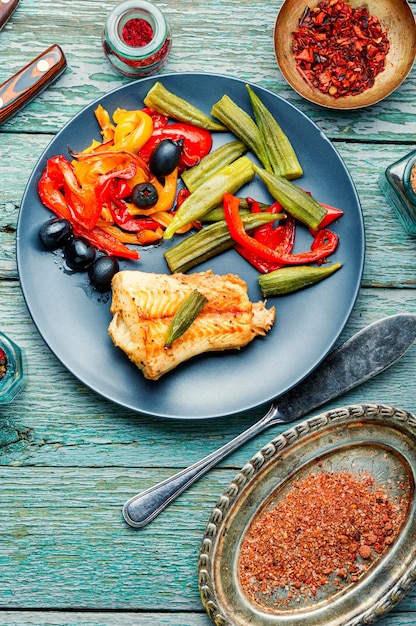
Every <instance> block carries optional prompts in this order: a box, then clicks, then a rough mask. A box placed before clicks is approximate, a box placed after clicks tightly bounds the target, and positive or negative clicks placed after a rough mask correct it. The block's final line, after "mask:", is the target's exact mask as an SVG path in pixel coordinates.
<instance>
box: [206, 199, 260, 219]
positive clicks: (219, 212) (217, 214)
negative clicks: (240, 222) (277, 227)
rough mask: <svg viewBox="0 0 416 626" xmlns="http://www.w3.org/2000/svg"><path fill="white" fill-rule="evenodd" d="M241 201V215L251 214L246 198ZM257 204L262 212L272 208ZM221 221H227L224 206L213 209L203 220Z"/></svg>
mask: <svg viewBox="0 0 416 626" xmlns="http://www.w3.org/2000/svg"><path fill="white" fill-rule="evenodd" d="M239 200H240V207H239V213H241V214H243V213H246V214H247V213H251V205H250V203H249V202H248V201H247V200H246V198H239ZM257 204H258V205H259V207H260V209H261V210H262V211H266V209H268V208H269V207H270V204H266V203H265V202H257ZM220 220H225V216H224V208H223V206H222V205H221V206H217V207H216V208H215V209H211V211H208V213H205V215H204V216H203V217H202V218H201V221H202V222H219V221H220Z"/></svg>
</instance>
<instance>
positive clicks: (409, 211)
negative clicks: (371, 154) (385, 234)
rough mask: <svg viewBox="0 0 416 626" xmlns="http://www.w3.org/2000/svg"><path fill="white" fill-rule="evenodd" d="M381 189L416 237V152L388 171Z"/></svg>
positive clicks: (410, 232) (381, 180)
mask: <svg viewBox="0 0 416 626" xmlns="http://www.w3.org/2000/svg"><path fill="white" fill-rule="evenodd" d="M380 187H381V189H382V191H383V192H384V194H385V196H386V198H387V200H388V201H389V203H390V206H391V207H392V208H393V209H394V211H395V212H396V214H397V216H398V218H399V220H400V222H401V223H402V226H403V228H404V229H405V230H406V232H407V233H408V234H409V235H414V236H416V150H413V152H410V154H407V155H406V156H404V157H403V158H401V159H399V160H398V161H396V162H395V163H393V164H392V165H390V166H389V167H388V168H387V169H386V171H385V174H384V177H382V178H381V179H380Z"/></svg>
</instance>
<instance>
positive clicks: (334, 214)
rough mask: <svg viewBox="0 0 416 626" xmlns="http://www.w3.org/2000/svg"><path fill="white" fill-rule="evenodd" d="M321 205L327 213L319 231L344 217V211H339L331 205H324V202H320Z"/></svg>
mask: <svg viewBox="0 0 416 626" xmlns="http://www.w3.org/2000/svg"><path fill="white" fill-rule="evenodd" d="M319 204H320V205H321V206H322V207H323V208H324V209H326V211H327V212H326V215H325V216H324V217H323V219H322V221H321V222H320V224H319V226H318V230H321V228H326V227H327V226H328V225H329V224H332V222H334V221H335V220H337V219H338V218H340V217H342V216H343V215H344V211H342V210H341V209H337V207H334V206H330V205H329V204H323V203H322V202H320V203H319Z"/></svg>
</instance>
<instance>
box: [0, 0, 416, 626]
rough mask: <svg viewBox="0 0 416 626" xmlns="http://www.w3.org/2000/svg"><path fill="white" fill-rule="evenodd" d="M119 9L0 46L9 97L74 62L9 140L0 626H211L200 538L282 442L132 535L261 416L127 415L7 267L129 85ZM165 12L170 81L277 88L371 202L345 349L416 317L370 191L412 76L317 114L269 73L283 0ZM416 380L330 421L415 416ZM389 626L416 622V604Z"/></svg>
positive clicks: (58, 8)
mask: <svg viewBox="0 0 416 626" xmlns="http://www.w3.org/2000/svg"><path fill="white" fill-rule="evenodd" d="M114 5H115V2H114V1H113V0H59V2H54V1H53V0H36V2H35V0H21V2H20V4H19V7H18V9H17V11H16V12H15V14H14V15H13V17H12V18H11V20H10V21H9V23H8V24H7V25H6V27H5V28H4V29H3V31H2V32H1V35H0V59H1V63H0V83H1V82H3V81H4V80H6V78H8V77H9V76H11V75H12V74H14V73H15V72H16V71H17V70H18V69H20V67H22V66H23V65H25V64H26V63H27V62H29V61H30V60H31V59H32V58H34V57H36V56H37V55H38V54H40V52H42V51H43V50H44V49H46V48H47V47H49V46H50V45H52V44H54V43H59V44H60V45H61V46H62V48H63V50H64V52H65V55H66V57H67V61H68V68H67V70H66V72H65V73H64V75H63V76H62V77H61V78H60V79H59V80H58V81H57V82H55V83H54V84H53V85H52V86H50V87H49V88H48V89H47V90H46V91H44V92H43V93H42V94H41V95H40V96H38V97H37V98H36V99H35V100H33V101H32V102H31V103H30V104H29V105H28V106H27V107H26V108H25V109H24V110H22V111H21V112H20V113H18V114H17V115H16V116H14V117H13V118H11V119H10V120H8V121H7V122H6V123H5V124H3V125H2V126H1V127H0V180H1V183H0V330H3V331H4V332H6V333H7V334H8V335H9V336H10V337H11V338H13V339H14V340H15V341H16V342H17V343H18V344H19V345H20V346H21V347H22V348H23V349H24V350H25V353H26V357H27V362H28V383H27V386H26V387H25V389H24V390H23V391H22V393H21V394H20V395H19V396H18V397H17V399H16V400H15V401H14V402H13V403H12V404H11V405H8V406H3V407H2V408H0V446H1V455H0V504H1V506H0V571H1V582H0V624H7V625H8V626H16V625H21V624H31V625H36V626H40V625H41V624H42V625H43V624H48V625H49V624H50V625H58V624H59V625H66V626H68V625H77V626H79V625H81V624H82V625H86V624H94V625H100V626H101V625H109V624H111V625H115V624H123V626H128V625H135V626H136V625H138V624H140V625H141V626H145V625H149V626H150V625H152V626H153V625H155V624H161V625H162V624H163V625H164V626H168V625H169V626H208V624H209V623H211V622H210V620H209V618H208V617H207V615H206V614H205V612H204V610H203V607H202V604H201V602H200V598H199V592H198V584H197V558H198V552H199V547H200V542H201V538H202V534H203V531H204V528H205V526H206V524H207V521H208V519H209V515H210V512H211V510H212V508H213V506H214V504H215V503H216V500H217V498H218V497H219V495H220V494H221V493H222V491H223V489H224V488H225V486H226V485H227V484H228V483H229V481H230V480H231V478H232V477H233V476H234V474H235V472H236V470H237V469H239V468H240V467H241V466H242V465H244V463H245V462H246V461H247V460H248V459H249V458H251V456H252V455H253V454H254V453H255V451H256V450H258V449H259V448H260V447H261V446H262V445H263V444H265V443H266V442H267V441H269V440H270V439H272V438H273V437H274V436H276V434H278V433H279V432H280V430H281V429H279V428H278V427H275V428H272V429H271V430H270V431H268V432H266V433H264V434H262V435H261V436H258V437H257V438H256V439H255V440H254V441H251V442H250V443H248V444H246V445H245V446H244V447H243V448H242V449H240V450H239V451H238V452H237V453H234V454H233V455H232V456H231V457H229V458H228V459H227V460H226V461H225V462H223V463H222V464H221V465H220V466H219V467H217V468H216V469H214V470H212V471H211V472H210V473H209V474H208V475H206V476H205V477H204V478H203V479H201V480H200V481H199V482H198V483H196V484H195V485H194V486H193V487H191V488H190V489H189V490H188V491H187V492H186V493H185V494H183V495H182V496H181V497H180V498H179V499H178V500H176V501H175V502H174V503H173V504H172V505H171V506H170V507H169V508H168V509H167V510H166V511H165V512H164V513H163V514H162V515H160V516H159V517H158V518H157V519H156V520H154V521H153V522H152V523H151V524H150V525H149V526H148V527H146V528H145V529H143V530H139V531H138V530H133V529H132V528H130V527H129V526H127V525H126V524H125V522H124V520H123V518H122V514H121V507H122V505H123V503H124V502H125V500H126V499H127V498H129V497H130V496H132V495H134V494H135V493H136V492H138V491H140V490H143V489H145V488H146V487H149V486H151V485H152V484H154V483H156V482H159V481H160V480H162V479H163V478H166V477H167V476H169V475H170V474H172V473H174V472H176V471H178V470H179V469H180V468H183V467H185V466H187V465H189V464H190V463H192V462H195V461H197V460H198V459H199V458H201V457H202V456H204V455H205V454H207V453H208V452H210V451H212V450H214V449H215V448H217V447H219V446H220V445H222V444H224V443H225V442H226V441H228V440H229V439H231V438H232V437H234V436H235V435H236V434H238V433H239V432H240V431H241V430H243V428H245V427H247V426H248V425H249V424H251V423H252V422H254V420H255V419H256V418H258V417H259V416H260V413H259V411H258V410H253V411H252V412H251V414H250V415H244V416H243V415H237V416H233V417H231V418H226V419H216V420H203V421H201V422H194V421H189V420H188V421H186V422H185V423H184V422H182V421H179V420H178V421H177V420H162V419H155V418H151V417H146V416H142V415H138V414H136V413H134V412H132V411H129V410H125V409H122V408H120V407H119V406H116V405H114V404H112V403H111V402H108V401H107V400H105V399H103V398H101V397H99V396H98V395H97V394H95V393H94V392H92V391H90V390H89V389H88V388H86V387H84V386H83V385H82V384H81V383H80V382H79V381H78V380H77V379H76V378H75V377H74V376H73V375H72V374H71V373H70V372H68V371H67V370H66V369H65V368H64V367H63V366H62V365H61V363H60V362H59V361H58V360H57V358H56V357H55V356H54V355H53V354H52V353H51V351H50V350H49V349H48V347H47V346H46V345H45V343H44V342H43V340H42V338H41V337H40V335H39V333H38V332H37V330H36V328H35V326H34V324H33V322H32V320H31V317H30V315H29V313H28V311H27V308H26V305H25V302H24V299H23V296H22V292H21V289H20V285H19V279H18V274H17V267H16V258H15V244H16V241H15V235H16V223H17V218H18V213H19V206H20V203H21V199H22V194H23V192H24V189H25V185H26V183H27V180H28V178H29V176H30V174H31V171H32V169H33V167H34V166H35V163H36V161H37V159H38V158H39V156H40V155H41V153H42V151H43V150H44V148H45V147H46V146H47V145H48V143H49V142H50V141H51V139H52V138H53V137H54V135H55V134H56V133H57V132H58V131H59V130H60V128H61V127H62V126H63V124H64V123H66V122H67V121H68V120H69V119H70V118H72V116H74V115H75V114H76V113H77V112H78V111H80V110H81V109H82V108H83V107H84V106H85V105H87V104H89V103H90V102H91V101H93V100H95V99H96V98H97V97H99V96H100V95H102V94H105V93H107V92H108V91H110V90H112V89H114V88H116V87H118V86H121V85H123V84H127V83H128V82H129V81H128V79H127V78H124V77H122V76H120V75H118V74H115V73H114V72H113V71H112V69H111V68H110V66H109V65H108V63H107V61H106V59H105V58H104V55H103V53H102V50H101V30H102V27H103V24H104V21H105V19H106V16H107V14H108V13H109V11H110V10H111V9H112V7H113V6H114ZM159 6H160V7H161V8H162V9H163V10H164V12H165V14H166V16H167V18H168V21H169V23H170V25H171V28H172V31H173V48H172V52H171V55H170V57H169V61H168V64H167V65H166V66H165V68H164V70H163V72H183V71H191V72H192V71H195V72H201V71H207V72H211V73H221V74H224V75H227V76H231V77H237V78H240V79H243V80H248V81H251V82H254V83H257V84H258V85H261V86H262V87H265V88H268V89H270V90H271V91H273V92H274V93H276V94H279V95H280V96H282V97H283V98H285V99H287V100H288V101H289V102H290V103H293V104H294V105H296V106H297V107H298V108H299V109H300V110H301V111H303V112H304V113H305V114H307V115H308V116H309V117H310V118H311V119H312V120H313V121H314V122H316V124H318V126H319V127H320V128H321V129H322V131H323V132H324V133H325V134H326V135H327V136H328V137H329V138H330V139H331V141H332V142H333V143H334V145H335V146H336V148H337V150H338V151H339V153H340V154H341V156H342V158H343V159H344V161H345V163H346V165H347V167H348V169H349V171H350V173H351V175H352V178H353V180H354V183H355V185H356V188H357V191H358V194H359V196H360V200H361V203H362V210H363V214H364V221H365V228H366V260H365V269H364V275H363V280H362V286H361V289H360V293H359V297H358V300H357V302H356V305H355V307H354V310H353V313H352V315H351V317H350V319H349V321H348V323H347V325H346V327H345V329H344V331H343V333H342V336H341V338H340V339H341V340H344V339H346V338H348V337H349V336H351V335H352V334H353V333H354V332H355V331H357V330H359V329H361V328H363V327H364V326H365V325H366V324H368V323H370V322H373V321H375V320H377V319H379V318H381V317H383V316H385V315H390V314H394V313H398V312H404V311H411V312H416V303H415V287H416V241H415V239H413V238H411V237H410V236H408V235H407V234H406V233H405V232H404V230H403V229H402V227H401V225H400V223H399V221H398V219H397V217H396V215H395V214H394V213H393V212H392V210H391V209H390V207H389V206H388V205H387V202H386V200H385V198H384V196H383V195H382V193H381V191H380V189H379V186H378V179H379V177H380V175H381V174H382V173H383V172H384V169H385V168H386V167H387V166H388V165H389V164H390V163H392V162H394V161H396V160H397V159H398V158H400V157H402V156H404V155H406V154H407V153H408V152H410V151H411V150H413V149H415V148H416V72H415V70H414V69H413V70H412V72H411V73H410V75H409V77H408V78H407V80H406V81H405V82H404V83H403V84H402V86H401V87H400V88H399V89H398V90H397V91H396V92H395V93H394V94H393V95H392V96H391V97H389V98H388V99H386V100H385V101H384V102H382V103H380V104H377V105H375V106H373V107H371V108H368V109H365V110H358V111H355V112H342V113H337V112H334V111H328V110H323V109H321V108H319V107H316V106H314V105H312V104H309V103H308V102H306V101H304V100H303V99H301V98H300V97H299V96H297V94H296V93H294V92H293V91H292V90H291V89H290V88H289V87H288V85H287V84H286V82H285V81H284V79H283V78H282V76H281V74H280V72H279V70H278V68H277V66H276V63H275V58H274V52H273V38H272V34H273V27H274V22H275V19H276V15H277V11H278V9H279V6H280V0H276V2H264V1H263V0H228V2H223V1H222V0H211V1H210V2H206V1H204V0H181V1H179V0H162V1H161V2H160V3H159ZM413 8H414V9H416V4H413ZM35 278H36V279H37V280H42V277H35ZM415 379H416V346H413V347H412V348H411V349H410V350H409V352H408V353H407V354H406V355H405V356H404V357H403V359H401V360H400V361H399V362H398V363H397V364H396V365H394V366H393V367H392V368H391V369H389V370H387V371H386V372H385V373H383V374H381V375H380V376H378V377H377V378H375V379H374V380H372V381H370V382H368V383H366V384H364V385H362V386H361V387H360V388H357V389H355V390H354V391H352V392H350V393H348V394H346V395H344V396H343V397H342V398H340V399H339V400H338V401H337V403H336V405H337V406H343V405H346V404H352V403H356V402H358V403H361V402H380V403H385V404H390V405H394V406H397V407H401V408H404V409H406V410H409V411H413V412H416V391H415V382H414V381H415ZM332 406H333V405H332ZM324 408H330V407H329V406H328V407H324ZM379 623H380V625H381V626H405V625H410V624H415V623H416V589H415V590H414V591H413V592H411V593H410V594H409V595H408V596H407V598H406V599H405V600H404V601H402V602H401V603H400V604H399V605H398V606H397V607H396V608H395V609H394V611H393V612H392V613H390V614H389V615H388V616H386V617H384V618H383V619H382V620H381V621H380V622H379Z"/></svg>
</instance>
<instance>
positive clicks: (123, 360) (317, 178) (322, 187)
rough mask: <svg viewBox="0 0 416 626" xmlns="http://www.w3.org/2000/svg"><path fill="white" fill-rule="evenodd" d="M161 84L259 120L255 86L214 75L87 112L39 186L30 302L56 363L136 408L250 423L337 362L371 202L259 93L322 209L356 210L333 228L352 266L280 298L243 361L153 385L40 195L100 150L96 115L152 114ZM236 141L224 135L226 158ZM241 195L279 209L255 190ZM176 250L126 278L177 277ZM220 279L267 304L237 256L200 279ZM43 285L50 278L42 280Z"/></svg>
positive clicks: (272, 98) (21, 230)
mask: <svg viewBox="0 0 416 626" xmlns="http://www.w3.org/2000/svg"><path fill="white" fill-rule="evenodd" d="M156 80H161V81H162V82H163V84H164V85H165V86H166V87H167V88H168V89H169V90H171V91H172V92H174V93H176V94H178V95H180V96H182V97H183V98H185V99H187V100H189V101H190V102H192V103H193V104H195V105H197V106H199V108H201V109H202V110H204V111H205V112H206V113H208V114H209V113H210V110H211V106H212V104H214V102H216V101H217V100H219V99H220V98H221V97H222V96H223V95H224V94H228V95H229V96H230V97H231V98H232V99H233V100H235V101H236V102H237V103H238V104H239V105H240V106H241V107H243V108H244V109H246V110H247V112H250V110H251V109H250V104H249V100H248V95H247V91H246V87H245V85H246V83H245V82H243V81H240V80H236V79H233V78H228V77H224V76H216V75H210V74H208V75H207V74H194V73H186V74H167V75H163V76H161V77H157V78H155V77H152V78H148V79H144V80H140V81H137V82H133V83H130V84H128V85H126V86H124V87H121V88H119V89H116V90H115V91H113V92H111V93H109V94H107V95H106V96H104V97H102V98H100V99H99V100H97V101H95V102H93V103H92V104H90V105H89V106H87V107H86V108H85V109H84V110H83V111H81V112H80V113H79V114H78V115H76V116H75V117H74V118H73V119H72V120H71V121H70V122H69V123H68V124H66V126H64V128H63V129H62V130H61V131H60V132H59V133H58V135H57V136H56V137H55V138H54V139H53V141H52V142H51V144H50V145H49V146H48V148H47V149H46V150H45V152H44V153H43V155H42V156H41V158H40V159H39V162H38V163H37V165H36V167H35V169H34V171H33V173H32V176H31V178H30V180H29V182H28V185H27V188H26V191H25V194H24V197H23V201H22V206H21V210H20V215H19V221H18V232H17V262H18V269H19V275H20V280H21V285H22V289H23V294H24V297H25V299H26V303H27V306H28V308H29V311H30V313H31V315H32V318H33V320H34V323H35V324H36V326H37V328H38V330H39V332H40V334H41V335H42V337H43V339H44V340H45V342H46V343H47V344H48V346H49V347H50V349H51V350H52V352H54V354H55V355H56V356H57V357H58V359H60V361H61V362H62V363H63V364H64V365H65V367H67V368H68V370H69V371H70V372H72V373H73V374H74V375H75V376H76V377H77V378H79V379H80V380H81V381H82V382H83V383H84V384H85V385H87V386H88V387H90V388H91V389H93V390H94V391H96V392H97V393H99V394H101V395H102V396H104V397H105V398H107V399H109V400H112V401H113V402H116V403H118V404H120V405H122V406H124V407H126V408H129V409H132V410H134V411H138V412H141V413H145V414H149V415H155V416H159V417H167V418H192V419H203V418H211V417H217V416H222V415H229V414H233V413H238V412H243V411H246V410H249V409H250V408H252V407H255V406H259V405H261V404H263V403H267V402H269V401H270V400H272V399H273V398H275V397H276V396H278V395H280V394H282V393H284V392H285V391H287V390H288V389H290V388H291V387H293V386H294V385H296V383H298V382H299V381H300V380H302V379H303V378H304V377H305V376H307V374H309V373H310V372H311V371H312V370H313V369H314V368H315V367H316V366H317V365H318V364H319V363H320V362H321V360H322V359H323V358H324V357H325V356H326V354H327V353H328V352H329V351H330V350H331V348H332V347H333V346H334V344H335V342H336V341H337V339H338V337H339V335H340V333H341V331H342V330H343V328H344V326H345V324H346V322H347V320H348V318H349V315H350V313H351V310H352V308H353V306H354V303H355V300H356V297H357V295H358V290H359V287H360V283H361V276H362V271H363V264H364V227H363V219H362V213H361V208H360V203H359V199H358V196H357V193H356V191H355V188H354V185H353V182H352V180H351V177H350V175H349V173H348V171H347V169H346V167H345V165H344V163H343V161H342V160H341V158H340V156H339V155H338V153H337V152H336V150H335V149H334V147H333V146H332V144H331V143H330V141H329V140H328V139H327V138H326V137H325V136H324V135H323V133H322V132H321V130H320V129H319V128H318V127H317V126H316V125H315V124H314V123H313V122H312V121H311V120H310V119H308V118H307V117H306V116H305V115H304V114H303V113H301V112H300V111H299V110H298V109H296V108H295V107H294V106H292V105H290V104H289V103H288V102H286V101H285V100H283V99H282V98H280V97H279V96H276V95H275V94H273V93H271V92H270V91H267V90H265V89H262V88H260V87H257V86H255V85H251V86H252V87H253V88H254V89H255V91H257V93H258V94H259V96H260V97H261V98H262V100H263V101H264V103H265V104H266V106H267V107H268V108H269V109H270V110H271V111H272V113H273V114H274V115H275V117H276V119H277V120H278V121H279V123H280V124H281V126H282V127H283V129H284V130H285V131H286V133H287V134H288V136H289V138H290V140H291V142H292V144H293V146H294V148H295V150H296V152H297V154H298V156H299V159H300V161H301V164H302V167H303V169H304V176H303V177H302V179H301V184H302V187H303V188H304V189H307V190H309V191H310V192H311V193H312V194H313V195H314V196H315V197H316V198H317V199H318V200H319V201H321V202H324V203H327V204H332V205H335V206H337V207H339V208H341V209H343V210H344V211H345V215H344V216H343V217H342V219H340V220H338V222H336V223H335V224H334V225H333V230H335V232H336V233H337V234H338V235H339V238H340V244H339V246H338V249H337V251H336V253H335V254H334V255H332V257H331V260H334V261H335V260H336V261H340V262H341V263H342V264H343V267H342V269H341V270H339V271H338V272H336V273H335V274H334V275H333V276H331V277H330V278H329V279H327V280H325V281H323V282H322V283H320V284H318V285H315V286H313V287H312V288H309V289H307V290H304V291H301V292H298V293H295V294H292V295H290V296H285V297H279V298H270V300H269V304H270V305H272V304H273V305H275V306H276V310H277V316H276V322H275V325H274V327H273V329H272V330H271V332H270V333H269V334H268V336H267V337H264V338H257V339H255V340H254V341H253V342H252V343H251V344H250V345H249V346H247V347H246V348H244V349H242V350H240V351H229V352H223V353H210V354H205V355H202V356H200V357H196V358H194V359H192V360H190V361H188V362H187V363H185V364H183V365H181V366H179V367H178V368H177V369H176V370H174V371H173V372H171V373H168V374H166V375H165V376H164V377H163V378H161V379H160V380H159V381H157V382H152V381H147V380H145V379H144V378H143V376H142V374H141V373H140V371H139V370H138V369H137V368H136V367H135V366H134V365H133V364H132V363H131V362H130V361H129V360H128V358H127V357H126V356H125V355H124V354H123V353H122V352H121V351H120V350H119V349H116V348H115V347H114V346H113V344H112V341H111V339H110V337H109V336H108V333H107V328H108V325H109V322H110V320H111V314H110V298H109V296H99V295H98V294H97V293H95V292H94V291H93V290H92V288H91V287H90V285H89V281H88V277H87V276H86V275H85V274H68V273H67V272H66V271H65V268H64V264H63V261H62V258H61V256H59V255H57V254H51V253H50V252H46V251H44V250H43V249H42V247H41V244H40V241H39V238H38V231H39V228H40V226H41V225H42V224H43V223H44V222H45V221H46V220H47V219H48V218H49V217H51V214H50V212H49V211H48V210H47V209H45V207H44V206H43V205H42V203H41V202H40V200H39V196H38V192H37V185H38V181H39V178H40V176H41V173H42V171H43V169H44V168H45V165H46V162H47V160H48V159H49V158H50V157H52V156H54V155H57V154H64V155H66V156H68V146H70V147H71V148H72V149H74V150H83V149H84V148H86V147H87V146H88V145H89V144H90V143H91V140H92V139H93V138H94V137H95V138H96V139H98V140H100V139H101V136H100V132H99V128H98V125H97V122H96V119H95V116H94V109H95V108H96V106H97V105H98V104H99V103H101V104H102V105H103V107H104V108H105V109H107V110H108V111H109V113H110V114H112V112H113V111H114V109H116V108H117V107H122V108H125V109H134V108H140V107H141V106H143V98H144V97H145V96H146V94H147V92H148V90H149V89H150V87H151V86H152V85H153V83H154V82H155V81H156ZM230 139H231V135H230V134H228V133H221V134H219V133H217V134H216V135H215V136H214V147H216V146H218V145H220V144H221V143H225V142H226V141H229V140H230ZM239 195H250V196H251V197H254V198H256V199H257V200H259V201H269V200H270V197H269V196H268V194H267V191H266V190H265V188H264V186H263V184H262V183H261V182H260V180H259V179H255V180H254V181H253V182H252V183H250V185H248V186H247V187H246V188H245V189H243V190H242V191H241V192H240V193H239ZM173 243H176V240H175V239H173V240H171V241H169V242H167V243H163V244H162V245H160V246H158V247H154V248H149V249H144V250H141V251H140V254H141V257H142V258H141V260H140V261H135V262H132V261H126V262H122V263H121V269H127V268H130V269H134V268H137V269H140V270H141V271H151V272H158V273H162V272H164V273H166V272H167V271H168V268H167V266H166V263H165V260H164V257H163V252H164V250H165V249H166V247H167V246H171V245H172V244H173ZM309 245H310V237H309V235H308V233H307V232H306V230H305V232H302V230H301V229H299V238H298V241H297V244H296V249H298V250H302V249H303V250H305V249H309ZM208 268H212V270H213V271H214V272H216V273H219V274H221V273H228V272H233V273H236V274H239V275H240V276H241V277H242V278H243V279H244V280H246V281H247V284H248V287H249V295H250V298H251V299H252V300H253V301H257V300H260V299H261V294H260V291H259V288H258V284H257V272H256V271H255V270H254V269H253V268H252V267H251V266H249V265H248V263H247V262H246V261H244V260H243V259H242V258H240V256H239V255H238V254H237V253H235V252H234V251H229V252H227V253H225V254H223V255H221V256H219V257H217V258H216V259H214V260H211V261H209V262H207V263H205V264H203V265H200V266H199V267H197V268H195V269H194V270H193V271H203V270H206V269H208ZM35 277H42V279H41V280H40V279H39V280H37V279H35Z"/></svg>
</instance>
